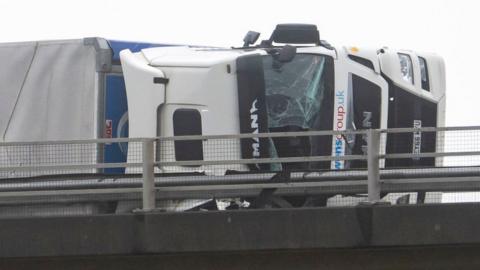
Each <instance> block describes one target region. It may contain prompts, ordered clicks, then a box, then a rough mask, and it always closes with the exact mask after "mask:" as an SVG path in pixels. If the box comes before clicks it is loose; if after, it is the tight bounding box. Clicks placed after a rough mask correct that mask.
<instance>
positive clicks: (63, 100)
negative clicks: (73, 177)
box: [0, 24, 445, 212]
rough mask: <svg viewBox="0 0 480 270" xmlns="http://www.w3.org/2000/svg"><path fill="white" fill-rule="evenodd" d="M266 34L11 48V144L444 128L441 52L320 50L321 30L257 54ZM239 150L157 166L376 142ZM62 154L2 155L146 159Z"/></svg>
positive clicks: (27, 160)
mask: <svg viewBox="0 0 480 270" xmlns="http://www.w3.org/2000/svg"><path fill="white" fill-rule="evenodd" d="M258 37H259V34H258V33H255V32H249V33H248V34H247V36H246V37H245V39H244V44H243V46H242V47H238V48H213V47H198V46H197V47H194V46H178V45H169V44H151V43H138V42H121V41H113V40H105V39H102V38H86V39H79V40H65V41H40V42H21V43H8V44H2V45H0V59H2V62H1V64H0V74H1V75H2V77H1V78H0V95H1V97H2V98H1V101H0V102H1V106H0V132H1V133H2V139H1V140H0V141H2V142H16V141H52V140H77V139H96V138H116V137H129V138H145V137H149V138H151V137H170V136H181V135H224V134H256V133H269V132H290V131H322V130H327V131H328V130H338V131H344V130H359V129H370V128H373V129H378V128H381V129H384V128H396V127H407V128H411V127H437V126H443V125H444V119H445V67H444V63H443V60H442V58H441V57H439V56H438V55H435V54H432V53H419V52H413V51H408V50H394V49H389V48H386V47H383V48H378V49H364V48H359V47H333V46H331V45H330V44H328V43H327V42H325V41H323V40H320V36H319V33H318V30H317V28H316V27H315V26H313V25H298V24H294V25H292V24H288V25H278V26H277V28H276V29H275V31H274V32H273V34H272V35H271V36H270V38H269V39H267V40H263V41H261V42H260V43H259V44H257V45H255V42H256V40H257V39H258ZM441 139H442V138H436V137H435V134H434V133H423V134H420V136H417V137H415V136H413V135H412V134H411V133H410V134H395V133H394V134H388V136H386V138H385V140H386V143H385V146H384V147H383V148H382V151H384V152H387V153H401V152H409V151H410V152H414V153H418V152H434V151H435V150H437V149H439V148H441V147H442V141H441ZM237 141H238V143H234V144H230V143H229V144H228V145H225V148H227V147H228V151H218V148H219V147H221V145H220V146H219V145H212V144H209V143H206V142H202V141H197V142H195V143H192V142H189V141H175V142H174V143H172V144H168V145H164V146H162V147H163V148H162V149H163V151H158V152H157V155H156V159H157V161H201V160H212V159H223V158H224V159H242V158H243V159H255V158H264V157H271V158H275V157H302V156H330V155H333V156H343V155H347V154H363V153H364V152H365V149H364V148H365V147H364V146H365V142H364V138H362V136H359V135H352V136H312V137H285V138H271V139H267V138H252V139H242V140H237ZM130 146H131V145H130ZM57 148H58V147H57V146H55V145H53V146H51V147H46V146H42V147H30V148H28V154H24V155H22V154H18V149H14V148H10V149H8V148H2V149H0V159H1V160H2V161H5V162H7V163H8V164H10V165H19V164H30V165H33V164H55V162H56V161H59V160H65V158H66V157H68V158H69V159H68V160H69V161H71V162H73V163H79V164H82V163H95V162H98V163H122V162H137V161H138V156H137V155H138V152H135V151H132V149H130V151H129V144H128V143H110V144H104V145H102V147H98V146H97V147H88V148H78V149H74V151H78V153H76V154H75V156H76V158H74V159H71V156H72V153H68V154H66V153H63V152H62V150H61V149H57ZM130 148H131V147H130ZM157 148H158V147H157ZM22 149H23V148H22ZM405 149H407V151H406V150H405ZM22 151H23V150H22ZM165 153H168V155H165ZM219 153H220V154H221V155H225V156H219ZM438 162H439V160H438V159H437V160H435V159H434V158H418V159H412V158H410V159H392V160H386V161H385V163H382V166H384V167H387V168H388V167H392V168H393V167H410V166H435V165H438ZM365 166H366V164H365V163H364V161H340V160H338V161H332V162H301V163H285V164H271V165H269V166H265V165H261V164H247V165H242V164H236V165H229V166H225V165H224V166H216V165H203V166H157V167H156V168H155V172H157V173H165V174H168V173H178V172H181V173H187V174H188V173H195V174H198V173H201V174H210V173H211V172H213V171H214V172H215V174H218V172H219V171H220V174H226V173H228V172H232V171H233V172H242V173H244V172H252V171H254V172H256V171H295V170H300V171H306V170H308V171H312V170H344V169H355V168H364V167H365ZM82 172H84V171H82ZM91 172H92V173H95V174H97V175H98V174H100V175H111V174H129V173H131V172H132V171H129V169H126V170H125V169H124V168H106V169H96V170H92V171H91ZM63 173H75V171H69V172H66V171H64V172H63ZM0 174H1V178H15V177H18V178H25V177H30V176H38V175H39V173H38V172H28V173H26V172H16V171H8V172H5V171H2V172H0ZM40 174H41V173H40ZM206 201H208V200H201V201H198V202H194V203H192V202H188V203H183V204H182V203H178V202H175V203H173V202H172V203H167V205H170V206H171V205H173V204H174V205H177V206H178V205H180V204H182V205H183V206H181V207H177V208H175V207H174V208H175V209H182V210H185V209H189V208H191V207H195V206H198V205H201V204H203V203H205V202H206ZM118 205H120V204H118ZM92 207H94V208H95V207H96V206H92ZM97 208H98V207H97ZM120 208H121V207H119V206H117V207H116V210H115V211H117V212H118V211H121V210H118V209H120ZM167 208H168V207H167ZM92 209H93V208H92ZM124 209H127V210H128V209H129V208H128V207H127V208H124ZM50 210H51V209H49V210H47V211H50ZM130 210H131V209H130Z"/></svg>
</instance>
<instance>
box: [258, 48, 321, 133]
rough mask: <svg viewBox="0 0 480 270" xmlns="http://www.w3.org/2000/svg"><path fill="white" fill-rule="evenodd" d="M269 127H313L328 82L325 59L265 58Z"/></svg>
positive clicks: (315, 57) (303, 55) (310, 55)
mask: <svg viewBox="0 0 480 270" xmlns="http://www.w3.org/2000/svg"><path fill="white" fill-rule="evenodd" d="M263 68H264V76H265V88H266V89H265V93H266V99H267V108H268V126H269V128H277V127H285V126H297V127H301V128H303V129H312V128H313V125H314V123H315V120H316V118H317V117H318V115H319V113H320V109H321V108H320V104H322V99H323V96H324V92H325V91H326V88H327V85H329V84H328V83H326V82H325V81H326V78H324V77H326V75H325V73H326V58H325V57H324V56H321V55H312V54H297V55H296V56H295V58H294V59H293V60H292V61H291V62H288V63H281V64H280V63H278V62H276V61H275V60H274V59H273V57H272V56H265V57H263Z"/></svg>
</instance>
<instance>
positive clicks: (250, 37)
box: [243, 31, 260, 47]
mask: <svg viewBox="0 0 480 270" xmlns="http://www.w3.org/2000/svg"><path fill="white" fill-rule="evenodd" d="M258 37H260V33H258V32H255V31H248V33H247V34H246V35H245V37H244V38H243V47H248V46H250V45H252V44H255V42H257V39H258Z"/></svg>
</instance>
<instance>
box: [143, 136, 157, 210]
mask: <svg viewBox="0 0 480 270" xmlns="http://www.w3.org/2000/svg"><path fill="white" fill-rule="evenodd" d="M153 142H154V140H153V139H145V140H144V141H142V156H143V158H142V162H143V175H142V176H143V209H142V210H143V211H151V210H153V209H155V177H154V155H153V152H154V151H153Z"/></svg>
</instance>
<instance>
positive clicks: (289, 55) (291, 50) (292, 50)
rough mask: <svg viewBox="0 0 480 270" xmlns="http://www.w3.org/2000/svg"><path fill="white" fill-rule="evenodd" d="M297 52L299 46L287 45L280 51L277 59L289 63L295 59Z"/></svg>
mask: <svg viewBox="0 0 480 270" xmlns="http://www.w3.org/2000/svg"><path fill="white" fill-rule="evenodd" d="M296 54H297V48H296V47H294V46H290V45H285V46H283V48H282V49H281V50H280V51H279V52H278V56H277V60H278V61H279V62H281V63H288V62H290V61H292V60H293V58H294V57H295V55H296Z"/></svg>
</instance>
